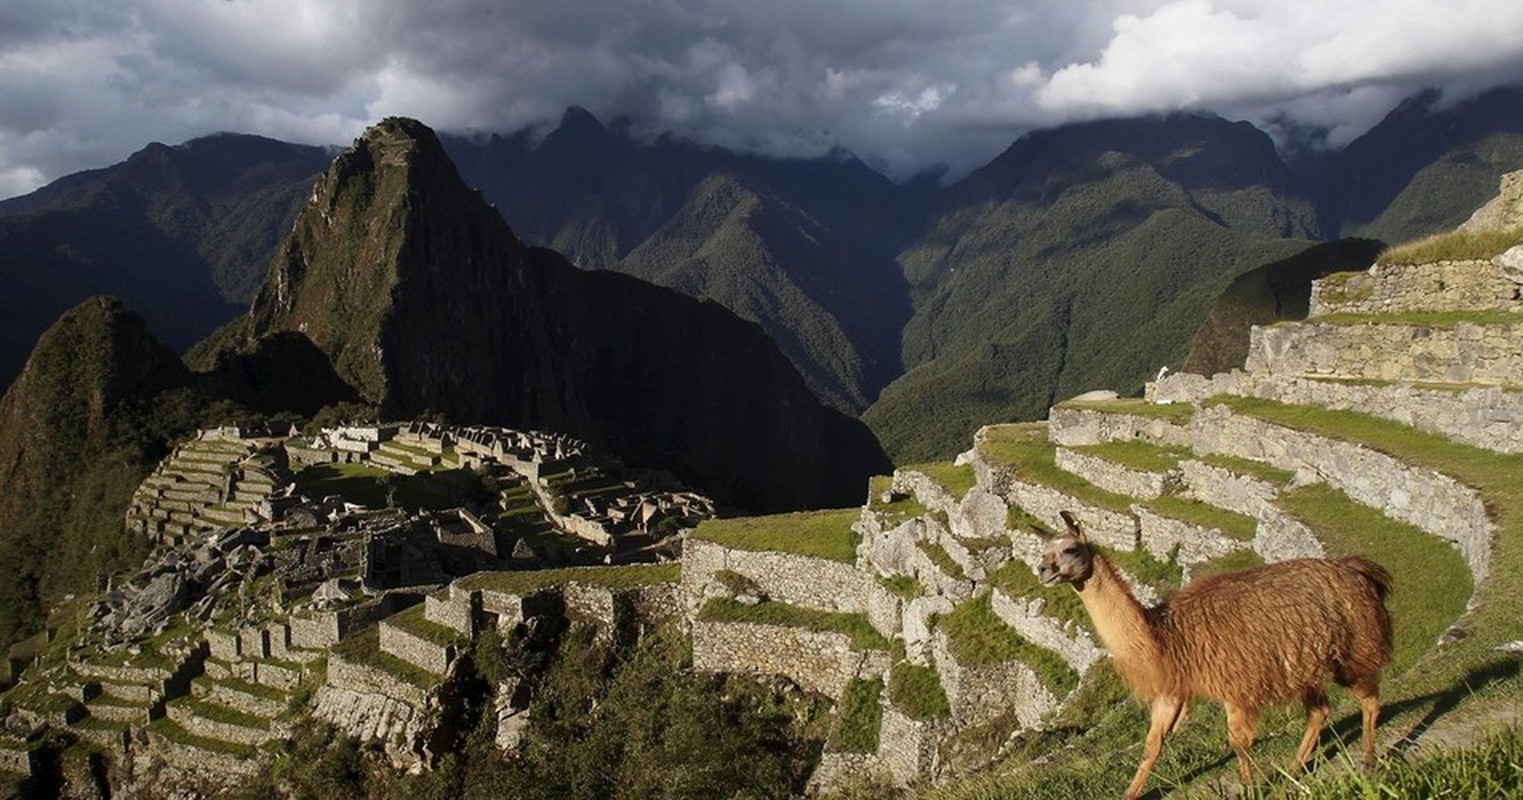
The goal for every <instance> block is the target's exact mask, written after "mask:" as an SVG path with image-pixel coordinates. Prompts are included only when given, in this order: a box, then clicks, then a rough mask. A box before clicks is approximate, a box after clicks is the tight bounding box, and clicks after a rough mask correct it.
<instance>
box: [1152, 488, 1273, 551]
mask: <svg viewBox="0 0 1523 800" xmlns="http://www.w3.org/2000/svg"><path fill="white" fill-rule="evenodd" d="M1143 505H1144V506H1146V507H1147V509H1148V510H1149V511H1152V512H1154V513H1157V514H1159V515H1162V516H1165V517H1168V518H1169V519H1174V520H1179V521H1180V522H1185V523H1188V524H1190V525H1195V526H1197V527H1201V528H1215V529H1217V530H1219V531H1221V532H1222V534H1223V535H1225V536H1226V537H1227V538H1229V539H1235V540H1237V541H1240V542H1247V541H1252V540H1253V536H1254V533H1255V532H1256V531H1257V529H1258V521H1257V520H1255V519H1254V518H1253V517H1250V516H1246V515H1244V514H1239V513H1237V512H1235V511H1228V510H1226V509H1224V508H1217V507H1216V506H1213V505H1211V504H1209V503H1202V502H1200V501H1199V500H1191V499H1189V498H1186V497H1180V496H1179V495H1165V496H1163V497H1158V498H1154V499H1152V500H1149V501H1147V502H1146V503H1144V504H1143Z"/></svg>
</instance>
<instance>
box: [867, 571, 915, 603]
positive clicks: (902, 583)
mask: <svg viewBox="0 0 1523 800" xmlns="http://www.w3.org/2000/svg"><path fill="white" fill-rule="evenodd" d="M873 577H875V578H877V580H878V585H880V586H882V587H883V588H885V589H887V590H888V593H889V594H891V595H893V596H895V597H898V598H900V599H902V600H913V599H915V598H916V597H919V596H920V595H921V594H922V593H923V592H924V589H923V588H922V587H921V586H920V581H917V580H915V578H914V577H912V576H910V575H875V576H873Z"/></svg>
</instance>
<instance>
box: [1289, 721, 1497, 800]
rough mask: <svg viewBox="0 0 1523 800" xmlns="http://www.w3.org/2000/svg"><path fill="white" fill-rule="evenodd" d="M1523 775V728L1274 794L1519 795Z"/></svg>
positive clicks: (1335, 797)
mask: <svg viewBox="0 0 1523 800" xmlns="http://www.w3.org/2000/svg"><path fill="white" fill-rule="evenodd" d="M1520 774H1523V729H1518V728H1512V729H1509V730H1504V731H1499V732H1497V733H1493V734H1491V735H1490V736H1488V737H1487V738H1486V739H1485V740H1483V741H1481V742H1480V743H1479V744H1477V745H1475V746H1473V747H1469V748H1466V749H1464V750H1458V751H1454V752H1444V753H1430V754H1427V755H1425V756H1422V757H1419V758H1413V759H1407V758H1402V759H1387V761H1386V763H1385V764H1384V766H1383V768H1382V769H1381V770H1380V771H1379V772H1378V773H1376V774H1373V775H1365V774H1362V773H1359V772H1346V773H1342V774H1339V775H1338V776H1336V777H1334V778H1332V779H1330V780H1327V781H1322V782H1315V783H1312V784H1310V785H1309V786H1306V787H1305V788H1304V790H1303V787H1301V786H1296V787H1295V788H1294V789H1287V790H1286V791H1284V792H1272V793H1271V794H1270V796H1272V797H1287V796H1288V797H1305V798H1309V800H1373V799H1374V798H1403V797H1455V798H1459V797H1476V798H1479V797H1516V796H1517V792H1518V789H1519V776H1520Z"/></svg>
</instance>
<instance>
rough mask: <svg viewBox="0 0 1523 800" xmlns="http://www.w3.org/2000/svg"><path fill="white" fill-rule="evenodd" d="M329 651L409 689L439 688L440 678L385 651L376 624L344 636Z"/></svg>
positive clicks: (427, 689)
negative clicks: (398, 682) (369, 668)
mask: <svg viewBox="0 0 1523 800" xmlns="http://www.w3.org/2000/svg"><path fill="white" fill-rule="evenodd" d="M329 652H330V654H331V655H333V656H338V657H340V658H343V659H344V660H345V661H349V662H352V663H356V664H363V665H365V666H368V667H371V668H373V669H377V670H380V671H381V672H384V673H386V674H388V675H391V676H392V677H394V678H396V679H397V680H399V681H401V682H403V683H405V684H408V685H409V686H414V687H417V688H419V689H422V690H424V691H429V690H431V689H433V688H434V687H436V686H438V685H439V682H440V680H441V678H440V676H438V675H435V674H434V673H432V672H429V671H428V670H426V669H423V668H422V667H419V666H417V665H415V664H412V663H410V662H407V661H403V660H402V659H400V658H397V657H396V656H394V655H392V654H390V653H387V652H384V651H382V650H381V632H380V629H379V628H378V627H377V626H374V625H372V626H370V627H369V628H366V629H365V630H363V631H360V632H359V633H355V634H351V635H349V636H347V637H345V638H344V639H343V640H342V641H340V642H339V643H338V644H336V645H334V646H333V647H332V648H331V650H330V651H329Z"/></svg>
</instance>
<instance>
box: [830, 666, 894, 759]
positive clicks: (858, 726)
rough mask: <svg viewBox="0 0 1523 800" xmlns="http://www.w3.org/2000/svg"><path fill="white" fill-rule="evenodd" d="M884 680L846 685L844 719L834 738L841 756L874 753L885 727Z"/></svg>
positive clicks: (857, 679) (842, 715) (860, 680)
mask: <svg viewBox="0 0 1523 800" xmlns="http://www.w3.org/2000/svg"><path fill="white" fill-rule="evenodd" d="M882 696H883V681H882V680H881V679H878V678H874V679H873V680H870V681H867V680H862V679H861V678H854V679H852V680H851V681H849V682H848V683H847V684H846V692H845V693H844V694H843V696H842V697H841V716H840V719H839V722H838V724H837V726H836V730H835V735H834V736H832V737H831V744H832V745H834V749H835V750H836V751H837V752H841V753H875V752H877V751H878V735H879V733H880V731H881V730H882V727H883V704H882V703H881V702H879V698H880V697H882Z"/></svg>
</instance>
